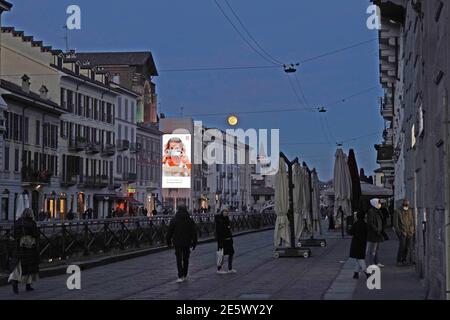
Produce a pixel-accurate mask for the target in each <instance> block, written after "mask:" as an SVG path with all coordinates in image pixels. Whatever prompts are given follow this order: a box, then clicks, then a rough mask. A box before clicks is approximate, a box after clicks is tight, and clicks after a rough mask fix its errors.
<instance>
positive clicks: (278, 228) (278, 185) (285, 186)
mask: <svg viewBox="0 0 450 320" xmlns="http://www.w3.org/2000/svg"><path fill="white" fill-rule="evenodd" d="M278 166H279V169H278V173H277V175H276V182H275V212H276V214H277V221H276V223H275V233H274V242H275V247H278V246H280V243H281V242H283V243H284V244H285V246H286V247H288V246H290V232H289V220H288V217H287V214H288V210H289V181H288V177H287V173H286V162H285V161H284V159H283V158H280V161H279V163H278Z"/></svg>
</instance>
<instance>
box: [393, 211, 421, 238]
mask: <svg viewBox="0 0 450 320" xmlns="http://www.w3.org/2000/svg"><path fill="white" fill-rule="evenodd" d="M394 229H395V232H397V234H399V235H403V236H405V237H414V235H415V234H416V223H415V219H414V213H413V211H412V210H411V209H408V210H406V211H405V210H404V209H403V208H401V209H399V210H396V211H395V213H394Z"/></svg>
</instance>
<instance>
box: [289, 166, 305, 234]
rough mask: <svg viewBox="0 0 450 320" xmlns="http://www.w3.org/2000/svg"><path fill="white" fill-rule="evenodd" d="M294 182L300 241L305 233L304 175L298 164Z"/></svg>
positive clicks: (297, 227)
mask: <svg viewBox="0 0 450 320" xmlns="http://www.w3.org/2000/svg"><path fill="white" fill-rule="evenodd" d="M292 172H293V174H292V182H293V183H294V227H295V228H294V229H295V239H296V240H298V239H300V236H301V234H302V232H303V228H304V225H303V220H304V219H303V215H302V213H303V201H304V200H303V184H302V183H303V176H302V175H303V174H302V167H301V166H300V165H299V164H298V163H297V164H295V165H294V167H293V170H292Z"/></svg>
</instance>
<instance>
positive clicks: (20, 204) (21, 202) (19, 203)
mask: <svg viewBox="0 0 450 320" xmlns="http://www.w3.org/2000/svg"><path fill="white" fill-rule="evenodd" d="M23 210H25V199H24V195H23V194H22V193H21V194H19V195H18V196H17V199H16V219H18V218H20V217H22V213H23Z"/></svg>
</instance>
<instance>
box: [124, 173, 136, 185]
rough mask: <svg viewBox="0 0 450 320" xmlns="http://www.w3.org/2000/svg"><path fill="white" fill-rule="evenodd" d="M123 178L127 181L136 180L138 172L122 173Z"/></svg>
mask: <svg viewBox="0 0 450 320" xmlns="http://www.w3.org/2000/svg"><path fill="white" fill-rule="evenodd" d="M122 179H123V181H125V182H128V183H133V182H136V180H137V174H136V173H131V172H126V173H124V174H123V175H122Z"/></svg>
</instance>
